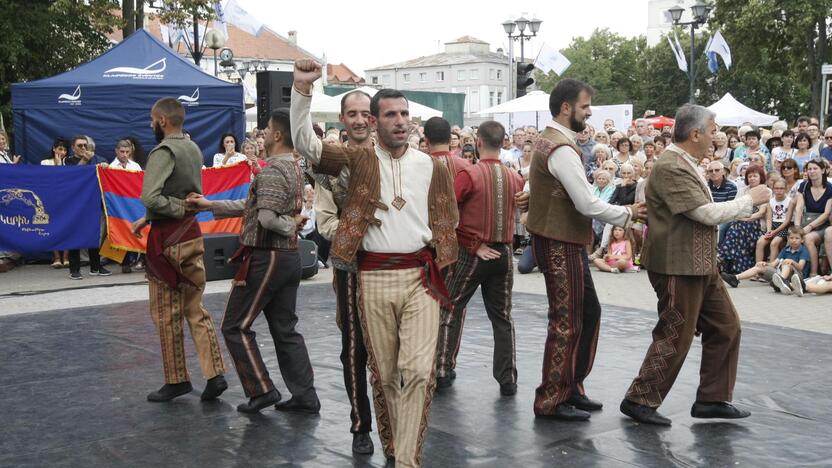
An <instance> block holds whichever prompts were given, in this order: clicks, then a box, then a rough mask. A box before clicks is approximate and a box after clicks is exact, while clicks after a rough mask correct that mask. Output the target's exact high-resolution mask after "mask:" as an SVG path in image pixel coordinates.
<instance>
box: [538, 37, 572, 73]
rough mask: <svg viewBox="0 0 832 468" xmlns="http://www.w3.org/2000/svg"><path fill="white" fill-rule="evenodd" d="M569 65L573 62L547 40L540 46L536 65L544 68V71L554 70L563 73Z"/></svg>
mask: <svg viewBox="0 0 832 468" xmlns="http://www.w3.org/2000/svg"><path fill="white" fill-rule="evenodd" d="M569 65H572V62H570V61H569V59H568V58H566V56H565V55H563V54H562V53H560V51H559V50H557V49H555V48H554V47H552V46H550V45H548V44H546V43H545V42H544V43H543V45H542V46H541V47H540V52H538V54H537V58H536V59H535V60H534V66H535V67H537V68H539V69H541V70H543V73H549V71H551V70H554V72H555V73H557V74H558V75H563V72H565V71H566V69H567V68H569Z"/></svg>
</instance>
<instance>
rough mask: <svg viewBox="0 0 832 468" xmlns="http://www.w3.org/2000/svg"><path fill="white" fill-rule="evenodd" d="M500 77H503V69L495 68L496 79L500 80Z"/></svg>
mask: <svg viewBox="0 0 832 468" xmlns="http://www.w3.org/2000/svg"><path fill="white" fill-rule="evenodd" d="M502 79H503V71H502V70H497V80H502Z"/></svg>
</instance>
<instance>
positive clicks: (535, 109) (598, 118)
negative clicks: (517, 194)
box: [477, 90, 633, 130]
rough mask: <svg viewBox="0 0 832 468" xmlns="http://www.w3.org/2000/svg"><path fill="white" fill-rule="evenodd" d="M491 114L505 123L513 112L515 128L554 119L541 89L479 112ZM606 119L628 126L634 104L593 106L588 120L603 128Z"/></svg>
mask: <svg viewBox="0 0 832 468" xmlns="http://www.w3.org/2000/svg"><path fill="white" fill-rule="evenodd" d="M490 114H496V115H495V116H494V119H495V120H497V121H498V122H500V123H502V124H503V125H507V124H508V114H512V117H513V119H512V120H513V123H514V127H515V128H517V127H520V126H526V125H531V126H534V127H538V128H540V125H541V124H543V125H545V124H547V123H549V122H550V121H551V119H552V114H551V113H550V112H549V95H548V94H547V93H544V92H543V91H539V90H538V91H532V92H530V93H528V94H526V95H525V96H521V97H519V98H517V99H512V100H511V101H506V102H504V103H502V104H498V105H496V106H494V107H489V108H488V109H485V110H483V111H480V112H478V113H477V115H490ZM606 119H612V120H613V121H615V126H616V127H617V128H620V129H622V130H624V129H626V128H628V127H629V126H630V122H632V119H633V105H632V104H617V105H612V106H592V116H591V117H590V118H589V120H588V123H589V124H590V125H592V126H593V127H595V128H601V127H603V124H604V120H606Z"/></svg>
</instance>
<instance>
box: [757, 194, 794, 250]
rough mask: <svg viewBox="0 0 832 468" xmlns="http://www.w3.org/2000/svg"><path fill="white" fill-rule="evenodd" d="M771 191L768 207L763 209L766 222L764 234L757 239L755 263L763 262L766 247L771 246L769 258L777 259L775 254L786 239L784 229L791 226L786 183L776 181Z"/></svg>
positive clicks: (790, 211)
mask: <svg viewBox="0 0 832 468" xmlns="http://www.w3.org/2000/svg"><path fill="white" fill-rule="evenodd" d="M772 190H773V191H774V195H773V196H772V197H771V200H769V202H768V205H766V206H765V207H764V208H763V210H765V214H764V215H763V216H764V217H765V220H766V233H765V234H763V235H762V237H760V238H759V239H757V253H756V255H755V257H754V258H755V260H756V261H757V263H760V262H762V261H763V257H764V256H765V252H766V247H768V246H769V245H771V254H770V255H769V258H770V259H775V258H777V254H778V253H780V247H782V246H783V244H784V243H785V242H786V238H787V237H788V232H787V231H786V229H788V227H789V226H790V225H791V221H790V220H791V219H792V211H793V206H794V205H792V203H791V199H790V198H789V197H788V196H787V193H786V181H785V180H783V179H778V180H777V181H775V182H774V184H773V185H772Z"/></svg>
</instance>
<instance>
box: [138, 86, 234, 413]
mask: <svg viewBox="0 0 832 468" xmlns="http://www.w3.org/2000/svg"><path fill="white" fill-rule="evenodd" d="M184 121H185V109H184V108H183V107H182V105H181V104H180V103H179V101H177V100H176V99H174V98H172V97H166V98H162V99H159V100H158V101H156V104H154V105H153V108H152V110H151V111H150V126H151V128H153V132H154V133H155V135H156V140H157V141H158V142H159V144H158V145H157V146H156V148H154V149H153V151H151V152H150V154H149V155H148V156H147V168H146V169H145V173H144V183H143V185H142V203H143V204H144V206H145V208H147V211H146V214H145V216H144V217H143V218H141V219H139V220H137V221H136V222H134V223H133V225H132V230H133V233H134V234H135V235H137V236H139V237H140V236H141V234H140V231H141V229H142V228H144V226H145V225H146V224H147V223H148V222H149V223H150V233H149V235H148V238H147V257H146V258H147V260H146V261H147V279H148V286H149V287H150V313H151V316H152V317H153V321H154V323H155V324H156V328H157V330H158V331H159V337H160V338H161V341H162V362H163V364H164V369H165V385H163V386H162V388H160V389H159V390H158V391H156V392H153V393H151V394H149V395H148V396H147V399H148V401H154V402H159V401H169V400H172V399H173V398H176V397H178V396H180V395H184V394H186V393H189V392H190V391H191V390H193V387H192V386H191V382H190V380H191V379H190V377H189V376H188V368H187V367H186V366H185V343H184V340H183V335H182V319H183V317H184V318H185V319H187V320H188V325H189V326H190V328H191V336H192V337H193V339H194V345H195V346H196V351H197V355H198V356H199V363H200V366H201V367H202V373H203V375H205V378H206V379H208V383H207V385H206V386H205V390H204V391H203V392H202V399H203V400H212V399H214V398H216V397H218V396H219V395H220V394H221V393H222V392H223V391H225V389H226V388H228V384H227V383H226V381H225V378H224V377H223V375H222V374H223V373H224V372H225V366H224V364H223V362H222V353H221V351H220V347H219V343H218V342H217V336H216V334H215V332H214V323H213V321H212V320H211V316H210V315H209V314H208V311H206V310H205V308H204V307H202V292H203V290H204V289H205V267H204V266H203V264H202V254H203V253H204V251H205V248H204V246H203V243H202V232H201V231H200V230H199V223H197V221H196V217H194V213H193V211H190V210H188V209H186V206H185V197H186V196H187V195H188V194H189V193H202V153H201V152H200V150H199V147H198V146H197V145H196V144H195V143H193V142H192V141H190V140H188V139H186V138H185V137H184V136H183V135H182V124H183V123H184Z"/></svg>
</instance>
